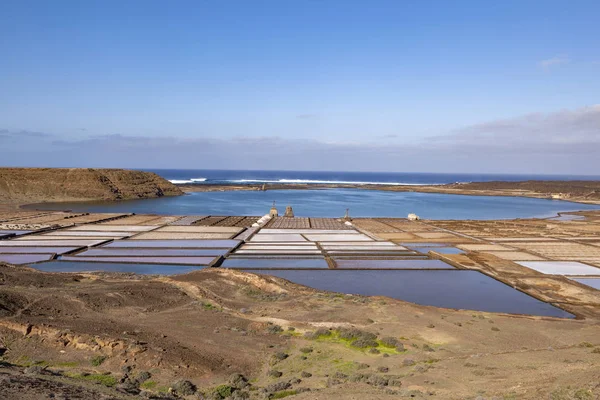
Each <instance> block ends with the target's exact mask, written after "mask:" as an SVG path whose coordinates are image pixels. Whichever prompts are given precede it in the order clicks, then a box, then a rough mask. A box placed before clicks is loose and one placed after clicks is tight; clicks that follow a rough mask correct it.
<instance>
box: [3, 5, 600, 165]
mask: <svg viewBox="0 0 600 400" xmlns="http://www.w3.org/2000/svg"><path fill="white" fill-rule="evenodd" d="M598 15H600V3H599V2H598V1H576V2H565V1H527V0H521V1H502V2H486V1H454V2H448V1H418V2H415V1H411V2H409V1H398V0H396V1H369V2H364V1H333V0H330V1H310V0H306V1H296V2H291V1H289V2H282V1H260V0H257V1H227V2H217V1H174V2H166V1H163V2H158V1H125V2H123V1H118V2H117V1H98V2H95V1H61V0H59V1H27V0H23V1H3V2H1V3H0V164H3V165H32V166H33V165H35V166H46V165H47V166H58V165H61V166H108V167H112V166H114V167H159V166H162V167H173V168H211V167H214V168H244V167H245V166H247V165H252V166H253V167H254V168H270V169H271V168H272V169H277V168H283V169H318V168H324V169H353V170H389V171H411V170H420V171H430V172H436V171H446V172H447V171H448V168H451V170H452V169H455V170H456V172H459V171H460V172H537V173H544V172H547V173H561V172H564V173H586V172H587V173H590V174H592V173H594V172H597V169H596V171H587V169H589V168H590V167H596V168H597V167H599V166H600V161H598V160H596V158H600V157H593V155H592V154H590V150H591V149H593V150H598V152H599V153H600V108H598V107H597V106H595V105H596V104H598V103H600V100H599V99H598V93H600V76H599V72H600V24H599V23H598ZM507 126H509V128H507ZM527 138H531V139H527ZM240 143H242V144H241V145H240ZM165 144H168V146H166V145H165ZM486 146H487V147H486ZM565 146H566V147H565ZM90 147H92V148H93V149H90ZM266 147H268V148H269V151H267V150H265V148H266ZM191 149H196V150H197V151H196V152H191ZM365 149H368V153H369V154H365V151H366V150H365ZM407 151H408V152H409V153H411V154H413V156H410V157H408V156H406V155H404V156H399V154H400V153H403V152H407ZM424 151H427V154H428V155H426V156H423V155H421V156H420V157H418V158H419V159H417V157H416V156H414V153H417V152H421V154H423V152H424ZM115 152H118V153H119V154H120V156H119V157H114V155H113V154H114V153H115ZM190 152H191V154H189V155H187V156H182V153H185V154H187V153H190ZM273 152H275V153H276V154H274V153H273ZM457 152H460V153H463V154H457ZM134 153H143V154H146V156H145V157H144V156H137V155H135V154H134ZM482 153H487V154H488V156H482ZM516 153H518V154H516ZM127 154H129V155H130V156H127ZM195 154H200V155H202V156H201V157H196V156H194V155H195ZM218 154H220V156H218ZM378 154H379V155H380V156H378ZM253 155H254V156H253ZM324 157H325V158H328V159H326V160H324V159H323V158H324ZM332 157H333V158H332ZM335 157H337V158H335ZM350 157H351V158H353V160H352V161H348V158H350ZM423 158H425V159H423ZM471 160H472V161H475V162H472V161H471ZM507 161H509V162H507ZM590 163H592V164H590ZM159 164H160V165H159ZM532 169H533V170H532Z"/></svg>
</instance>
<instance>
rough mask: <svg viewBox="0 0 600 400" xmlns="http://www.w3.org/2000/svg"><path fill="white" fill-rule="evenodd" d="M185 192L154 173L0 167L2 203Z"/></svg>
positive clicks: (12, 203) (98, 198) (156, 195)
mask: <svg viewBox="0 0 600 400" xmlns="http://www.w3.org/2000/svg"><path fill="white" fill-rule="evenodd" d="M181 194H183V192H182V191H181V190H180V189H179V188H177V187H176V186H175V185H173V184H172V183H171V182H169V181H167V180H165V179H163V178H161V177H160V176H158V175H156V174H154V173H152V172H143V171H132V170H123V169H93V168H68V169H67V168H64V169H60V168H0V204H2V205H3V206H4V207H5V208H6V207H8V206H14V205H19V204H25V203H40V202H63V201H90V200H127V199H139V198H151V197H161V196H177V195H181Z"/></svg>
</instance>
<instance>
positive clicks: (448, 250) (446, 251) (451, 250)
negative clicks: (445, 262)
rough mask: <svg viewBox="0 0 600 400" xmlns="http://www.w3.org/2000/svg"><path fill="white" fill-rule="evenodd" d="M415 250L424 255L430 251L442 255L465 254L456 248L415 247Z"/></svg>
mask: <svg viewBox="0 0 600 400" xmlns="http://www.w3.org/2000/svg"><path fill="white" fill-rule="evenodd" d="M413 250H417V251H419V252H421V253H423V254H427V253H429V252H430V251H435V252H436V253H440V254H463V253H464V251H463V250H461V249H457V248H456V247H415V248H414V249H413Z"/></svg>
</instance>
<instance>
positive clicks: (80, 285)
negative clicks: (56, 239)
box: [0, 265, 600, 399]
mask: <svg viewBox="0 0 600 400" xmlns="http://www.w3.org/2000/svg"><path fill="white" fill-rule="evenodd" d="M331 328H333V331H331V330H330V329H331ZM344 328H346V329H344ZM348 328H352V329H351V330H350V329H348ZM317 330H319V331H317ZM314 332H318V333H317V335H314V334H313V335H311V334H310V333H314ZM599 332H600V321H599V320H598V319H594V318H589V319H586V320H559V319H553V318H541V317H525V316H511V315H501V314H493V313H483V312H471V311H457V310H449V309H440V308H435V307H424V306H418V305H414V304H410V303H406V302H402V301H398V300H392V299H389V298H376V297H373V298H368V297H362V296H350V295H339V294H333V293H322V292H318V291H315V290H311V289H307V288H305V287H301V286H297V285H294V284H291V283H289V282H287V281H284V280H281V279H277V278H268V277H259V276H256V275H252V274H247V273H243V272H239V271H232V270H221V269H208V270H202V271H198V272H194V273H191V274H188V275H182V276H176V277H173V278H165V277H155V278H152V277H145V278H143V277H140V276H134V275H125V274H123V275H119V274H50V273H42V272H37V271H34V270H31V269H28V268H24V267H11V266H7V265H4V266H0V348H1V350H0V351H1V352H2V353H3V356H2V358H1V360H2V361H0V362H1V363H2V364H0V382H1V383H2V384H0V398H4V399H37V398H46V397H45V395H47V394H48V393H56V394H60V395H62V396H63V398H90V399H91V398H118V399H127V398H138V396H139V395H143V396H145V397H152V396H165V397H168V398H172V397H187V398H210V399H220V398H238V399H241V398H256V399H268V398H281V397H279V396H287V395H289V396H291V395H295V397H294V398H298V399H367V398H368V399H392V398H439V399H475V398H480V399H481V398H484V399H491V398H495V399H571V398H572V399H596V398H598V397H597V396H598V395H600V386H599V383H600V335H599ZM352 335H354V336H358V337H365V338H366V339H367V342H368V338H369V337H377V339H378V340H382V339H383V342H386V343H387V341H388V340H389V343H390V347H383V346H382V345H380V346H379V347H378V348H379V349H380V350H378V351H377V352H375V351H369V347H366V348H359V347H356V346H355V345H352V344H351V340H344V339H341V338H340V336H341V337H352ZM384 338H392V339H384ZM235 374H242V375H243V376H244V377H245V379H248V380H249V382H247V383H244V382H243V381H244V379H242V378H240V377H239V376H238V377H237V379H232V376H234V377H235ZM182 380H187V381H190V382H191V383H193V384H194V386H196V390H198V391H199V392H201V393H204V394H205V396H206V397H198V394H197V393H195V394H192V392H193V391H195V390H194V389H193V388H191V389H190V391H189V392H187V391H186V389H185V388H184V387H183V386H182V385H181V383H179V384H178V383H177V382H181V381H182ZM222 385H224V386H222ZM178 388H179V391H178ZM185 393H189V394H190V396H186V395H185ZM215 393H221V394H225V396H221V395H217V394H215ZM228 393H233V395H232V396H229V395H228ZM478 396H480V397H478ZM577 396H579V397H577Z"/></svg>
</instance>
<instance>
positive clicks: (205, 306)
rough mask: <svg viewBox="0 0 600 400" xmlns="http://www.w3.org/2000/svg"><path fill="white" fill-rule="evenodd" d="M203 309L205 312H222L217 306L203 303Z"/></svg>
mask: <svg viewBox="0 0 600 400" xmlns="http://www.w3.org/2000/svg"><path fill="white" fill-rule="evenodd" d="M202 309H203V310H205V311H221V307H218V306H215V305H214V304H211V303H202Z"/></svg>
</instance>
